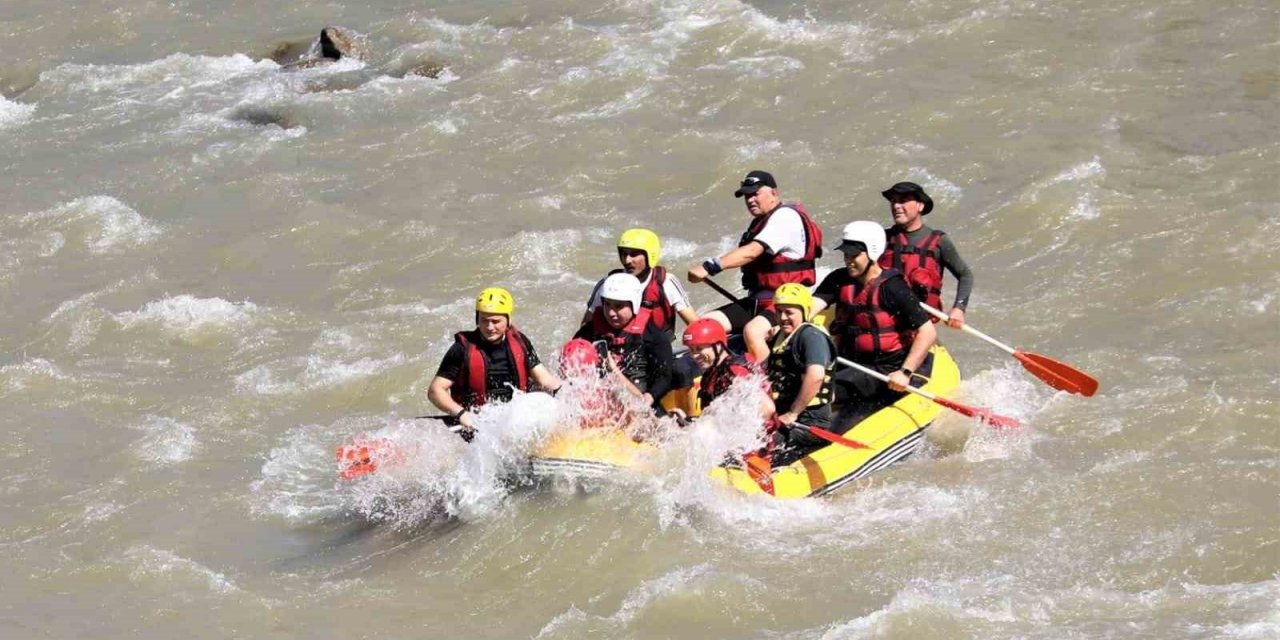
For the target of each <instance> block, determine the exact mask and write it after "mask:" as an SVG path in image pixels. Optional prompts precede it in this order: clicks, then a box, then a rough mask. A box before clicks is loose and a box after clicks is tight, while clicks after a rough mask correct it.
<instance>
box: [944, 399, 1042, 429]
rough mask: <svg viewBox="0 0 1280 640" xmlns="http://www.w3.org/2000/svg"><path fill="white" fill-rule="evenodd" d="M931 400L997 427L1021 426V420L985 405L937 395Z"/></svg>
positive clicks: (1014, 427)
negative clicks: (970, 403) (957, 400)
mask: <svg viewBox="0 0 1280 640" xmlns="http://www.w3.org/2000/svg"><path fill="white" fill-rule="evenodd" d="M933 401H934V402H936V403H938V404H940V405H942V406H944V407H946V408H948V409H950V410H952V411H955V412H956V413H960V414H964V415H966V416H969V417H970V418H977V419H979V420H981V421H983V422H985V423H987V424H989V425H991V426H992V427H995V428H997V429H1017V428H1018V427H1021V426H1022V423H1021V422H1018V421H1017V420H1014V419H1013V418H1010V417H1008V416H1002V415H999V414H996V413H992V412H991V410H990V409H987V408H985V407H970V406H969V405H964V404H960V403H959V402H955V401H953V400H948V399H946V398H938V397H935V398H934V399H933Z"/></svg>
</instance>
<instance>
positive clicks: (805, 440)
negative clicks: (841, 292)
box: [767, 283, 836, 467]
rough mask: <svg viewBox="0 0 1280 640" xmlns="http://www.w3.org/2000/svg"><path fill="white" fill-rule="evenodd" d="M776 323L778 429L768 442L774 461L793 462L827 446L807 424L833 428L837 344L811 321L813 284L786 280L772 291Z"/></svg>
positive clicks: (771, 365)
mask: <svg viewBox="0 0 1280 640" xmlns="http://www.w3.org/2000/svg"><path fill="white" fill-rule="evenodd" d="M773 305H774V308H775V309H776V310H777V314H778V327H777V328H776V329H775V330H774V332H773V334H772V335H771V336H770V338H769V359H768V366H767V370H768V376H769V385H770V386H771V387H772V389H773V401H774V405H775V406H776V407H777V416H776V418H775V421H776V424H777V430H776V431H775V432H774V433H773V434H772V436H771V437H772V439H771V441H770V442H769V443H768V444H769V445H770V446H771V447H772V448H773V466H775V467H776V466H781V465H785V464H790V463H791V462H794V461H796V460H798V459H800V458H802V457H804V456H806V455H808V454H809V453H812V452H813V451H815V450H817V449H819V448H821V447H823V446H825V445H826V444H828V443H827V441H826V440H823V439H821V438H819V437H817V436H815V435H813V434H811V433H809V431H808V429H807V427H820V428H822V429H830V428H831V400H832V395H831V393H832V392H831V374H832V371H833V369H834V366H835V359H836V348H835V345H834V344H833V343H832V340H831V336H829V335H828V334H827V330H826V329H824V328H822V327H821V326H818V325H816V324H813V322H812V321H811V320H812V318H813V296H812V294H811V293H810V292H809V288H808V287H805V286H803V285H800V284H796V283H788V284H784V285H782V286H780V287H778V289H777V290H776V291H775V292H774V295H773Z"/></svg>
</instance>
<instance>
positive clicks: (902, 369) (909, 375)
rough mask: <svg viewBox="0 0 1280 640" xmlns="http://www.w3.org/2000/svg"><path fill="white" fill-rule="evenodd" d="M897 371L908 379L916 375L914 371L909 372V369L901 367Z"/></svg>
mask: <svg viewBox="0 0 1280 640" xmlns="http://www.w3.org/2000/svg"><path fill="white" fill-rule="evenodd" d="M899 371H901V372H902V373H904V374H906V376H907V378H910V377H911V376H913V375H915V373H916V372H914V371H912V370H910V369H908V368H906V367H903V368H901V369H899Z"/></svg>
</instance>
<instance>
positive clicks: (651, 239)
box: [582, 229, 698, 339]
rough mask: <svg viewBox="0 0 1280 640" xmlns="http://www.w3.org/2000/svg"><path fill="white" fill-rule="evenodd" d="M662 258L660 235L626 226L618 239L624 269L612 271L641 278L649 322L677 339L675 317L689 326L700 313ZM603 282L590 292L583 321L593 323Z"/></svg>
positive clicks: (642, 299)
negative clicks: (662, 265)
mask: <svg viewBox="0 0 1280 640" xmlns="http://www.w3.org/2000/svg"><path fill="white" fill-rule="evenodd" d="M661 257H662V245H661V243H660V242H659V240H658V234H656V233H654V232H653V231H650V230H649V229H627V230H626V231H624V232H622V236H621V237H620V238H618V261H619V262H621V263H622V268H621V269H614V270H613V271H611V272H609V274H610V275H613V274H615V273H623V272H625V273H629V274H631V275H633V276H635V277H636V279H638V280H640V284H642V285H644V295H643V296H642V297H641V306H642V307H643V308H647V309H649V314H650V315H649V323H650V324H652V325H654V326H655V327H657V328H658V329H659V330H661V331H663V332H664V333H666V334H667V336H668V337H669V338H671V339H674V337H675V328H676V317H677V316H679V317H680V319H681V320H684V323H685V324H686V325H688V324H691V323H693V321H694V320H697V319H698V314H697V312H696V311H694V310H693V305H691V304H689V294H687V293H685V290H684V285H682V284H680V279H679V278H673V277H670V276H668V274H667V270H666V269H665V268H664V267H660V266H658V259H659V258H661ZM604 281H605V279H604V278H601V279H600V281H599V282H597V283H596V288H595V289H593V290H592V291H591V299H590V301H588V302H587V312H586V314H584V315H583V316H582V324H586V323H588V322H590V321H591V316H592V314H593V313H595V312H596V309H599V308H600V305H601V297H600V287H601V285H603V284H604ZM637 311H638V310H637Z"/></svg>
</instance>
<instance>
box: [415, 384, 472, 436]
mask: <svg viewBox="0 0 1280 640" xmlns="http://www.w3.org/2000/svg"><path fill="white" fill-rule="evenodd" d="M452 388H453V380H450V379H448V378H445V377H443V376H436V377H434V378H432V379H431V386H429V387H427V399H428V400H430V401H431V404H433V405H435V406H436V408H437V409H439V410H441V411H443V412H445V413H447V414H449V415H451V416H457V418H458V422H459V423H461V424H462V426H464V427H466V428H468V429H473V428H475V425H473V424H471V413H470V412H469V411H467V408H466V407H464V406H462V405H461V404H458V403H457V402H454V400H453V396H451V395H450V394H449V390H450V389H452Z"/></svg>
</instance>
